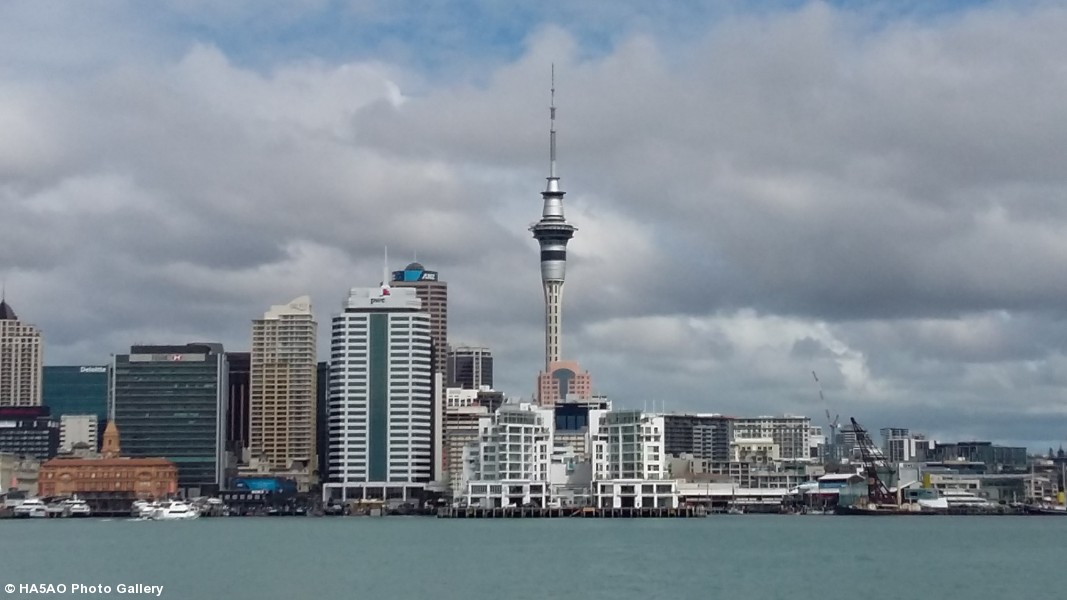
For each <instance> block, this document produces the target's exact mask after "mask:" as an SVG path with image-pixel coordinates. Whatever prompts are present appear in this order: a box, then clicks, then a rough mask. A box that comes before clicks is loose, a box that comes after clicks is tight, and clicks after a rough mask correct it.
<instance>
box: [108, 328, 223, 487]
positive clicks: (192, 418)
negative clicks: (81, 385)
mask: <svg viewBox="0 0 1067 600" xmlns="http://www.w3.org/2000/svg"><path fill="white" fill-rule="evenodd" d="M228 372H229V369H228V367H227V364H226V354H225V352H223V349H222V344H213V343H204V344H185V345H180V346H133V347H131V348H130V353H129V354H119V355H116V356H115V362H114V364H113V366H112V373H113V375H112V381H113V383H112V389H111V394H112V399H111V406H112V411H113V412H112V417H111V418H112V420H114V421H115V424H116V425H117V426H118V428H119V429H120V430H122V433H123V436H124V437H123V444H122V446H123V450H124V451H125V453H126V455H127V456H133V457H164V458H167V459H169V460H171V461H173V462H174V463H176V464H177V465H178V486H179V487H181V488H183V489H184V490H185V492H186V493H187V494H188V495H191V496H199V495H201V494H204V493H213V492H214V491H217V490H218V489H219V487H220V486H221V485H223V483H224V479H225V471H226V469H227V467H228V466H229V464H228V462H229V461H228V459H227V454H226V423H227V418H226V409H227V405H228V396H229V386H228V385H227V375H228Z"/></svg>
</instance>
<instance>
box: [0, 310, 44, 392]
mask: <svg viewBox="0 0 1067 600" xmlns="http://www.w3.org/2000/svg"><path fill="white" fill-rule="evenodd" d="M41 355H42V349H41V332H40V330H38V329H37V328H36V327H34V326H33V325H30V324H29V323H23V322H22V321H20V320H19V318H18V317H17V316H16V315H15V311H14V309H12V308H11V305H10V304H8V303H7V301H6V300H4V299H2V298H0V406H40V405H41V361H42V358H41Z"/></svg>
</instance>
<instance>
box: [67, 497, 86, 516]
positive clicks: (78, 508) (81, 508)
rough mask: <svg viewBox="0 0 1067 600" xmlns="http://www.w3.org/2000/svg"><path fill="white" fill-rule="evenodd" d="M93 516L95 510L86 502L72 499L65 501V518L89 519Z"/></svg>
mask: <svg viewBox="0 0 1067 600" xmlns="http://www.w3.org/2000/svg"><path fill="white" fill-rule="evenodd" d="M92 514H93V510H92V509H91V508H89V505H88V504H87V503H86V502H85V500H79V499H77V498H70V499H67V500H64V501H63V516H64V517H89V516H92Z"/></svg>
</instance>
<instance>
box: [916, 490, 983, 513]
mask: <svg viewBox="0 0 1067 600" xmlns="http://www.w3.org/2000/svg"><path fill="white" fill-rule="evenodd" d="M919 506H920V507H921V508H926V509H931V510H946V509H953V508H970V509H975V508H977V509H985V510H990V509H993V508H996V504H994V503H992V502H990V501H989V500H986V499H985V498H982V497H981V496H976V495H975V494H972V493H970V492H967V491H964V490H940V491H939V492H938V493H937V497H936V498H930V499H925V498H921V499H919Z"/></svg>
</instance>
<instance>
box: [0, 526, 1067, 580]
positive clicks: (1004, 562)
mask: <svg viewBox="0 0 1067 600" xmlns="http://www.w3.org/2000/svg"><path fill="white" fill-rule="evenodd" d="M1065 549H1067V518H1057V517H839V516H779V515H736V516H732V515H715V516H711V517H708V518H697V519H625V520H624V519H577V518H570V519H551V520H548V519H523V520H503V519H501V520H446V519H434V518H426V517H385V518H380V517H379V518H375V517H332V518H331V517H325V518H313V517H260V518H215V519H206V518H204V519H197V520H195V521H183V522H158V521H127V520H123V519H116V520H101V519H85V520H74V519H40V520H22V521H15V520H7V521H0V586H4V589H5V592H6V593H5V596H7V597H11V598H31V597H38V596H40V595H42V594H41V593H40V591H39V590H41V589H49V588H38V587H36V586H39V585H41V586H43V585H51V586H52V588H50V589H51V590H52V592H51V593H52V594H54V595H63V596H76V597H80V598H88V597H95V598H149V597H163V598H169V599H172V600H175V599H179V598H204V599H216V598H218V599H226V600H253V599H257V600H260V599H273V598H315V599H331V600H332V599H353V600H361V599H367V600H385V599H394V598H398V599H406V598H413V599H414V598H419V599H427V598H459V599H466V600H489V599H493V600H532V599H543V598H576V599H577V598H581V599H612V600H636V599H648V598H672V599H688V598H729V599H731V600H732V599H745V600H748V599H753V600H758V599H778V598H781V599H783V600H784V599H806V598H813V599H814V598H820V599H823V598H848V599H853V598H858V599H863V600H870V599H878V598H894V599H899V598H916V599H925V598H934V599H945V598H952V599H954V598H961V599H979V600H981V599H998V600H1001V599H1013V598H1067V569H1065V565H1064V560H1063V552H1064V550H1065ZM59 585H62V586H65V587H64V591H63V592H62V593H57V592H56V589H57V588H56V587H55V586H59ZM10 586H15V587H14V588H12V587H10ZM30 586H33V587H30ZM74 586H81V587H77V588H76V587H74ZM93 586H95V587H93ZM120 586H122V587H121V588H120ZM137 586H140V587H137ZM159 586H162V590H161V592H160V593H158V594H157V593H156V591H157V590H158V588H159ZM12 589H13V591H10V592H8V590H12ZM86 589H93V590H96V591H94V592H83V591H79V592H75V591H74V590H86ZM120 589H121V590H122V591H121V592H120V591H119V590H120Z"/></svg>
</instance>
